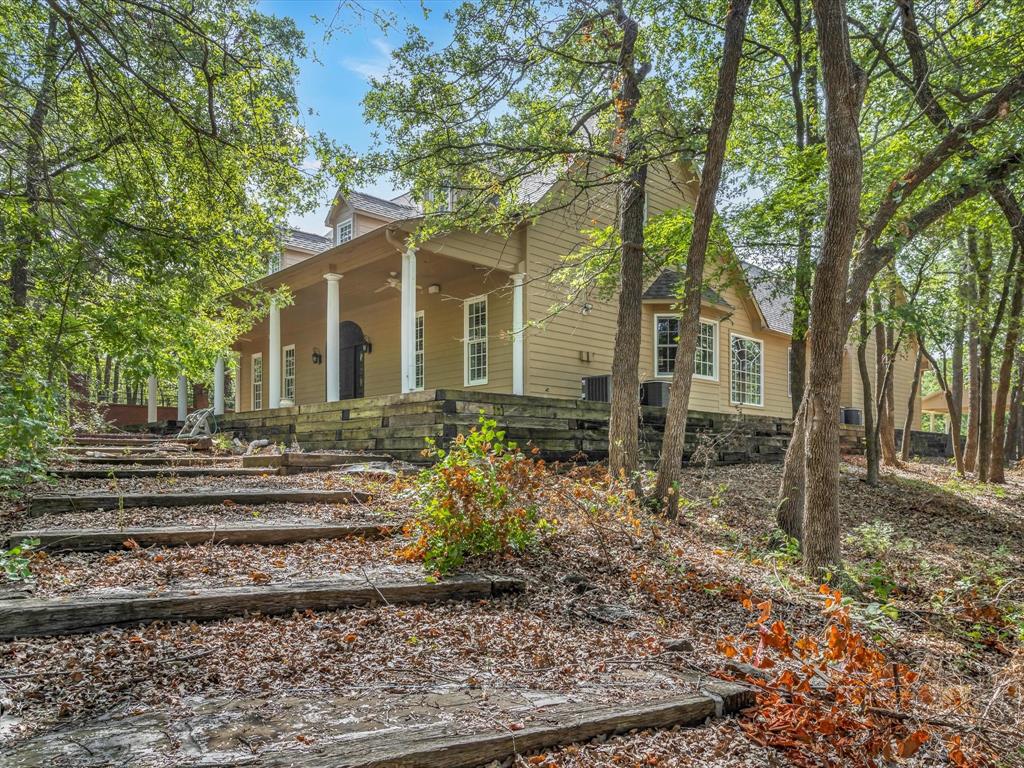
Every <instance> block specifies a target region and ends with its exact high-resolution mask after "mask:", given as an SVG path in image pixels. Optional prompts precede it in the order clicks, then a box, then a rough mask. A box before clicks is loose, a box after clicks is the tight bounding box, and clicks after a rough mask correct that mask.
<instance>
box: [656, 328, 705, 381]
mask: <svg viewBox="0 0 1024 768" xmlns="http://www.w3.org/2000/svg"><path fill="white" fill-rule="evenodd" d="M679 322H680V321H679V316H678V315H655V316H654V364H655V372H656V374H657V375H658V376H671V375H672V374H674V373H675V370H676V349H677V348H678V346H679ZM717 357H718V323H716V322H714V321H713V320H701V321H700V330H699V331H698V332H697V345H696V348H695V350H694V356H693V375H694V377H695V378H698V379H711V380H716V379H717V378H718V360H717Z"/></svg>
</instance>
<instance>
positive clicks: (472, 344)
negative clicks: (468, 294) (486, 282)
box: [465, 296, 487, 386]
mask: <svg viewBox="0 0 1024 768" xmlns="http://www.w3.org/2000/svg"><path fill="white" fill-rule="evenodd" d="M465 308H466V353H465V357H466V385H467V386H468V385H472V384H486V383H487V297H486V296H476V297H474V298H472V299H466V303H465Z"/></svg>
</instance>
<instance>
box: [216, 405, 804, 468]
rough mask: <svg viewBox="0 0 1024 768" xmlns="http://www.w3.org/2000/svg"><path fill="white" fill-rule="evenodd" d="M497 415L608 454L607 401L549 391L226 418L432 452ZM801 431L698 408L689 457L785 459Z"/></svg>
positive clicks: (520, 436)
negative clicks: (429, 443) (433, 445)
mask: <svg viewBox="0 0 1024 768" xmlns="http://www.w3.org/2000/svg"><path fill="white" fill-rule="evenodd" d="M481 412H483V413H484V414H486V415H487V416H488V417H490V418H493V419H495V420H496V421H497V422H498V424H499V425H500V426H501V428H503V429H504V430H505V431H506V432H507V435H508V438H509V439H510V440H515V441H516V442H518V443H519V444H520V445H521V446H523V447H524V448H526V447H531V446H532V447H536V448H537V449H538V451H539V452H540V454H541V456H543V457H544V458H547V459H549V460H550V459H560V460H569V459H582V458H586V459H589V460H597V459H602V458H605V456H606V455H607V441H608V413H609V405H608V404H607V403H595V402H588V401H585V400H568V399H561V398H549V397H527V396H522V395H503V394H497V393H490V392H476V391H470V390H451V389H437V390H426V391H423V392H413V393H410V394H406V395H383V396H378V397H366V398H360V399H357V400H342V401H339V402H335V403H316V404H310V405H300V406H295V407H292V408H278V409H275V410H264V411H248V412H242V413H236V414H227V415H225V416H223V417H221V418H220V425H219V426H220V428H221V429H222V430H225V431H232V432H235V433H236V434H238V435H239V436H240V437H243V438H245V439H247V440H255V439H268V440H271V441H274V442H278V443H283V444H285V446H286V447H291V446H293V445H295V444H298V445H299V446H300V447H301V448H302V449H304V450H307V451H312V450H325V449H328V450H348V451H374V452H379V453H386V454H389V455H391V456H394V457H395V458H398V459H403V460H405V461H424V460H425V459H424V457H423V455H422V451H423V448H424V446H425V440H426V439H427V438H433V439H434V440H436V441H438V443H440V444H442V445H443V444H445V443H447V442H448V441H450V440H451V439H452V438H454V437H455V436H456V435H458V434H460V433H466V432H468V431H469V430H470V429H471V428H472V427H473V426H474V425H475V424H477V422H478V420H479V418H480V413H481ZM640 421H641V431H640V444H641V450H642V458H643V460H644V461H646V462H649V463H650V462H653V461H655V460H657V457H658V450H659V447H660V444H661V436H662V431H663V429H664V424H665V409H664V408H655V407H645V408H642V409H641V413H640ZM791 432H792V426H791V423H790V421H789V420H788V419H778V418H772V417H766V416H758V415H751V414H746V413H743V414H740V413H735V414H723V413H702V412H691V414H690V418H689V421H688V424H687V434H686V450H685V458H686V460H688V461H691V460H692V461H701V462H703V461H704V460H705V459H710V460H711V461H713V462H716V463H741V462H752V461H757V462H771V461H781V460H782V458H783V457H784V455H785V451H786V445H787V443H788V441H789V436H790V434H791Z"/></svg>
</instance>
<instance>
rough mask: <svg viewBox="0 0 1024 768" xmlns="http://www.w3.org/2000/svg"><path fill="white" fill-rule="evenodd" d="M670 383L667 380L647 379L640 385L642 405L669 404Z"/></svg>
mask: <svg viewBox="0 0 1024 768" xmlns="http://www.w3.org/2000/svg"><path fill="white" fill-rule="evenodd" d="M668 393H669V383H668V382H667V381H645V382H644V383H643V384H641V385H640V405H657V406H660V407H662V408H664V407H666V406H667V405H668Z"/></svg>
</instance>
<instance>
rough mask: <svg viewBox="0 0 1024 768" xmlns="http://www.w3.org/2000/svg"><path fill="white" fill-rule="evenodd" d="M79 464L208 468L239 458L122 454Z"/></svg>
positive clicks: (83, 459)
mask: <svg viewBox="0 0 1024 768" xmlns="http://www.w3.org/2000/svg"><path fill="white" fill-rule="evenodd" d="M74 458H75V461H76V462H77V463H79V464H118V465H123V464H139V465H140V466H168V467H208V466H217V465H218V464H222V463H224V462H225V461H237V460H238V457H237V456H191V455H188V454H185V455H178V456H152V455H145V456H140V455H139V454H136V453H127V454H124V453H120V454H117V455H112V456H76V457H74Z"/></svg>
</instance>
